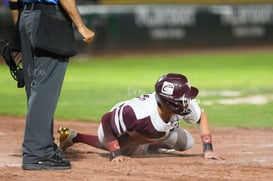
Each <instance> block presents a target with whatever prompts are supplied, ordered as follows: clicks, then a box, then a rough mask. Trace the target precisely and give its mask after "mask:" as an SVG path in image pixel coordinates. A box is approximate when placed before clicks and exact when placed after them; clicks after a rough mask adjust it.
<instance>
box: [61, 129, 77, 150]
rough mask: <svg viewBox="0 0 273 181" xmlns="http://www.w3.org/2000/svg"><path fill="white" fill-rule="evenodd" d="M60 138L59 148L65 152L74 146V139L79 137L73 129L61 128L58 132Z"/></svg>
mask: <svg viewBox="0 0 273 181" xmlns="http://www.w3.org/2000/svg"><path fill="white" fill-rule="evenodd" d="M58 133H59V134H60V136H59V147H60V148H61V149H62V150H63V151H65V150H66V149H67V148H68V147H70V146H72V145H73V144H74V143H75V142H73V139H74V138H75V137H76V136H77V132H76V131H75V130H72V129H68V128H64V127H62V126H61V127H60V128H59V130H58Z"/></svg>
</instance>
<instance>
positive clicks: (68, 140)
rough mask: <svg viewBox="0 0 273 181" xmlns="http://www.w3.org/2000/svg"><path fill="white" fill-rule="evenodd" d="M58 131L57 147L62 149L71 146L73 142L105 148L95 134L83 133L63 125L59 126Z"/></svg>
mask: <svg viewBox="0 0 273 181" xmlns="http://www.w3.org/2000/svg"><path fill="white" fill-rule="evenodd" d="M58 133H59V134H60V136H59V147H60V148H61V149H62V150H63V151H65V150H66V149H67V148H68V147H71V146H72V145H73V144H74V143H84V144H87V145H90V146H93V147H96V148H99V149H105V148H104V146H103V145H102V144H101V143H100V142H99V139H98V136H96V135H89V134H83V133H79V132H77V131H75V130H73V129H68V128H64V127H60V128H59V130H58Z"/></svg>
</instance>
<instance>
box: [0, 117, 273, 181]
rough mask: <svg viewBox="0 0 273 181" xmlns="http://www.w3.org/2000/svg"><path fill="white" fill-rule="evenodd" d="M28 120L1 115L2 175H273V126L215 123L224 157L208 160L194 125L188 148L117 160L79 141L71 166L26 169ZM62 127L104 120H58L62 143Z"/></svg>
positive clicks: (208, 178)
mask: <svg viewBox="0 0 273 181" xmlns="http://www.w3.org/2000/svg"><path fill="white" fill-rule="evenodd" d="M24 122H25V121H24V118H18V117H6V116H1V117H0V123H1V126H0V140H1V144H0V180H3V181H6V180H12V181H17V180H20V181H21V180H22V181H28V180H40V181H44V180H46V181H48V180H50V181H54V180H58V181H60V180H80V181H89V180H96V181H99V180H118V181H122V180H129V181H133V180H138V181H140V180H150V181H158V180H168V181H171V180H173V181H175V180H179V181H181V180H185V181H201V180H202V181H215V180H238V181H239V180H240V181H254V180H257V181H272V180H273V128H267V129H243V128H215V127H212V133H213V141H214V150H215V152H217V153H218V154H219V155H220V156H221V157H223V158H224V160H206V159H204V158H203V157H202V144H201V142H200V139H199V135H198V129H197V128H189V129H188V130H189V131H190V132H191V133H192V135H193V137H194V138H195V140H196V143H195V146H194V147H193V148H192V149H190V150H189V151H186V152H181V153H177V154H152V155H138V156H135V157H133V158H132V159H131V160H130V161H129V162H126V163H111V162H109V158H108V157H109V155H108V152H106V151H102V150H99V149H96V148H93V147H91V146H88V145H84V144H75V145H73V146H72V147H71V148H69V149H68V150H67V153H66V154H67V157H68V158H69V159H70V160H71V163H72V169H71V170H64V171H45V170H43V171H24V170H22V169H21V160H22V157H21V144H22V139H23V132H24ZM59 126H64V127H68V128H72V129H74V130H77V131H79V132H82V133H88V134H97V127H98V123H97V122H79V121H55V125H54V132H55V138H56V142H57V139H58V134H57V129H58V128H59Z"/></svg>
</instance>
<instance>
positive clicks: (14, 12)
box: [9, 0, 22, 24]
mask: <svg viewBox="0 0 273 181" xmlns="http://www.w3.org/2000/svg"><path fill="white" fill-rule="evenodd" d="M21 7H22V2H21V1H18V0H9V8H10V11H11V16H12V20H13V22H14V24H16V23H17V21H18V17H19V10H20V9H21Z"/></svg>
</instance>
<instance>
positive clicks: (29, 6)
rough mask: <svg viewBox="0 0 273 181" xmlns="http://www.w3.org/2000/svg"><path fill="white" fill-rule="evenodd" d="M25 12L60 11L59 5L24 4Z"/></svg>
mask: <svg viewBox="0 0 273 181" xmlns="http://www.w3.org/2000/svg"><path fill="white" fill-rule="evenodd" d="M24 9H25V10H59V5H56V4H46V3H29V4H24Z"/></svg>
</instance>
